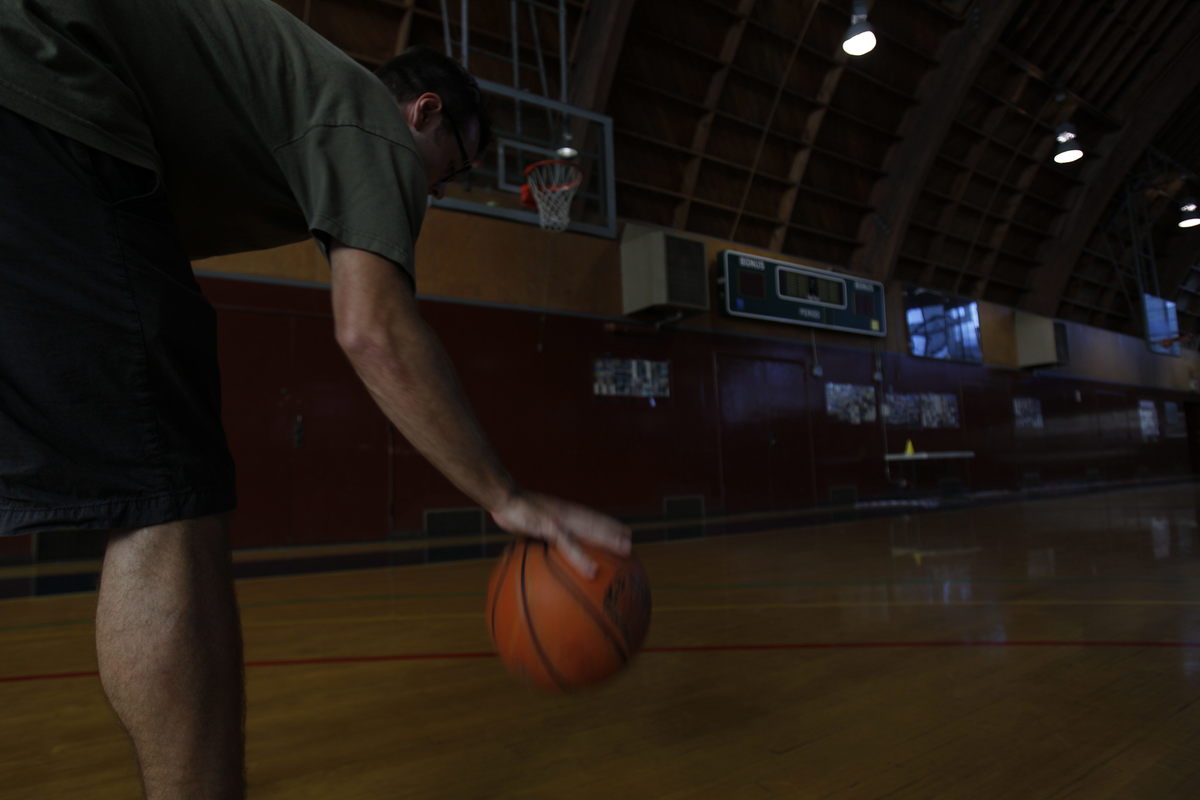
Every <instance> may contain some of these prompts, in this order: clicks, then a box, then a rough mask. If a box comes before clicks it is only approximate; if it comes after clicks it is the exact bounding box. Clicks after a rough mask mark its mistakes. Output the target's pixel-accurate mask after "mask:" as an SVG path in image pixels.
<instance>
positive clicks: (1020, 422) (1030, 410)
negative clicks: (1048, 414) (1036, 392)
mask: <svg viewBox="0 0 1200 800" xmlns="http://www.w3.org/2000/svg"><path fill="white" fill-rule="evenodd" d="M1013 427H1015V428H1016V429H1017V430H1019V431H1040V430H1042V429H1044V428H1045V427H1046V423H1045V422H1044V421H1043V420H1042V401H1041V400H1038V399H1037V398H1036V397H1014V398H1013Z"/></svg>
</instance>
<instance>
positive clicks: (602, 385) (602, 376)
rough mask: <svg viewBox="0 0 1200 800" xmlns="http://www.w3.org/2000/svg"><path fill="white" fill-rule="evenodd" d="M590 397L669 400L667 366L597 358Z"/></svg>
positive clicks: (642, 361)
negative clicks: (658, 398)
mask: <svg viewBox="0 0 1200 800" xmlns="http://www.w3.org/2000/svg"><path fill="white" fill-rule="evenodd" d="M592 393H593V394H595V395H599V396H603V397H670V396H671V362H669V361H648V360H646V359H641V358H597V359H596V360H595V362H594V363H593V369H592Z"/></svg>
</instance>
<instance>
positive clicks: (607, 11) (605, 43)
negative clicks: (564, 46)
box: [568, 0, 634, 112]
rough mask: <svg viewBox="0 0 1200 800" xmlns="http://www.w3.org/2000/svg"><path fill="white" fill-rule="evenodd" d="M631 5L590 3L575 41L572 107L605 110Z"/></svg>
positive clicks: (614, 0) (626, 1)
mask: <svg viewBox="0 0 1200 800" xmlns="http://www.w3.org/2000/svg"><path fill="white" fill-rule="evenodd" d="M633 4H634V0H607V2H602V3H592V4H591V7H590V8H589V9H588V14H587V18H586V20H584V22H583V23H582V26H581V27H580V28H579V34H578V38H577V39H576V42H577V43H578V50H577V51H576V58H575V63H574V69H575V75H574V79H573V80H572V81H571V89H570V93H569V95H568V97H569V98H570V101H571V104H572V105H576V106H579V107H580V108H586V109H588V110H589V111H601V112H602V111H603V110H604V109H606V108H607V107H608V94H609V92H611V91H612V84H613V77H614V76H615V75H616V73H617V62H618V61H619V60H620V58H621V44H622V43H623V42H624V41H625V31H626V30H627V29H628V28H629V18H630V16H631V15H632V13H633Z"/></svg>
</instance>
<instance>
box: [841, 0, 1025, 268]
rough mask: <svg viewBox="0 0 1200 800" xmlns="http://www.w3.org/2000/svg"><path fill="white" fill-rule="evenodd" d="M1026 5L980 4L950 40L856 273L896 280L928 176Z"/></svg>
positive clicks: (905, 138)
mask: <svg viewBox="0 0 1200 800" xmlns="http://www.w3.org/2000/svg"><path fill="white" fill-rule="evenodd" d="M1020 6H1021V0H976V2H975V4H974V5H972V6H971V8H970V9H968V12H967V19H966V21H965V22H964V24H963V26H962V27H961V28H959V29H958V30H957V31H954V32H953V33H951V34H949V35H948V36H947V37H946V41H945V44H944V45H943V47H942V61H941V66H939V67H938V68H937V70H936V72H935V73H934V74H932V75H930V76H928V77H927V78H926V79H925V80H924V81H923V82H922V83H921V88H920V90H919V91H918V94H917V104H916V105H915V106H914V107H913V108H911V109H909V112H908V113H907V114H906V115H905V117H904V122H903V123H901V125H900V130H899V133H900V134H901V136H902V139H901V141H900V143H899V144H898V145H896V146H895V147H893V148H892V151H891V153H890V154H889V156H888V160H887V163H886V164H885V168H886V169H887V177H886V178H885V179H884V180H881V181H880V182H879V183H878V184H877V185H876V187H875V192H874V196H873V197H872V204H873V205H874V206H875V208H876V213H875V214H871V215H868V216H867V217H866V218H864V219H863V222H862V224H861V225H860V226H859V232H858V239H859V240H860V241H862V242H863V243H864V244H863V246H862V247H860V248H859V249H858V250H857V251H855V253H854V255H853V256H852V257H851V259H850V264H849V266H850V269H851V270H852V271H854V272H858V273H860V274H864V275H868V276H870V277H872V278H874V279H875V280H886V279H888V278H890V277H891V276H892V273H893V271H894V270H895V265H896V260H897V258H898V256H899V254H900V246H901V245H902V244H903V242H904V236H905V233H906V232H907V230H908V223H909V220H910V219H911V217H912V213H913V210H914V209H915V208H916V205H917V201H918V200H919V199H920V196H921V187H922V186H924V184H925V177H926V175H928V173H929V169H930V167H931V166H932V165H933V162H934V159H936V158H937V155H938V152H939V150H940V149H941V147H942V142H944V141H945V139H946V134H947V132H948V131H949V130H950V126H951V124H952V123H953V122H954V117H955V114H956V113H957V112H958V109H959V108H960V107H961V106H962V102H963V98H964V97H966V95H967V94H968V93H969V92H970V91H971V87H972V86H973V85H974V83H975V78H976V76H977V75H978V73H979V70H980V69H981V68H982V67H983V64H984V62H985V61H986V60H987V58H988V55H989V54H990V53H991V51H992V48H993V46H994V45H995V44H996V42H997V41H999V39H1000V36H1001V35H1002V34H1003V33H1004V30H1005V28H1006V26H1007V25H1008V22H1009V20H1010V19H1011V18H1012V16H1013V14H1014V13H1015V12H1016V11H1017V9H1018V8H1019V7H1020Z"/></svg>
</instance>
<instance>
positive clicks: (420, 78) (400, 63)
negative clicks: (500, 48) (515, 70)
mask: <svg viewBox="0 0 1200 800" xmlns="http://www.w3.org/2000/svg"><path fill="white" fill-rule="evenodd" d="M375 75H376V77H378V78H379V79H380V80H381V81H383V84H384V85H385V86H387V88H388V89H389V90H390V91H391V93H392V96H393V97H395V98H396V101H397V102H399V103H408V102H411V101H413V100H416V99H417V98H418V97H420V96H421V95H422V94H424V93H425V92H433V93H434V94H436V95H438V96H439V97H441V98H442V107H443V108H444V109H445V111H444V113H445V115H446V117H447V118H448V119H449V120H451V121H452V122H454V124H455V125H458V126H459V127H460V128H461V127H462V126H463V125H465V124H466V123H467V122H468V121H469V120H470V119H471V117H475V118H477V119H478V120H479V147H478V148H476V151H475V157H476V158H478V157H479V156H480V155H482V154H483V152H484V150H486V149H487V146H488V144H489V143H490V142H491V140H492V125H491V120H490V119H489V118H488V110H487V101H486V99H485V98H484V96H483V92H481V91H480V90H479V84H478V83H476V82H475V78H473V77H471V73H469V72H467V71H466V70H465V69H463V66H462V64H459V63H458V62H457V61H455V60H454V59H453V58H451V57H450V56H448V55H445V54H443V53H439V52H438V51H437V50H433V49H431V48H429V47H423V46H421V45H414V46H413V47H410V48H408V49H407V50H405V51H404V52H403V53H401V54H400V55H398V56H396V57H395V58H393V59H391V60H390V61H388V62H387V63H386V64H384V65H383V66H382V67H380V68H379V69H377V70H375Z"/></svg>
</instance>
